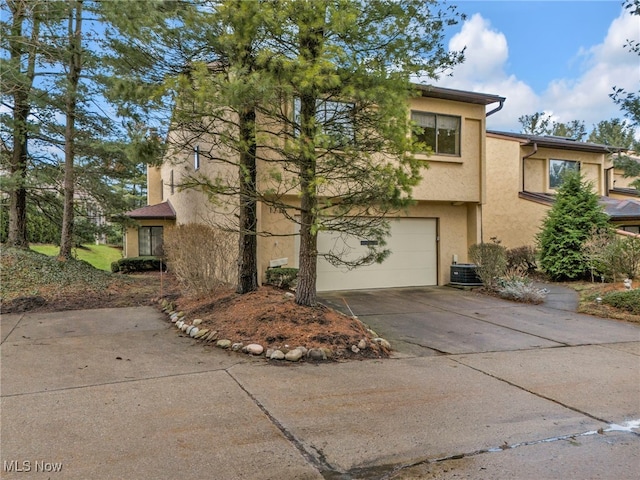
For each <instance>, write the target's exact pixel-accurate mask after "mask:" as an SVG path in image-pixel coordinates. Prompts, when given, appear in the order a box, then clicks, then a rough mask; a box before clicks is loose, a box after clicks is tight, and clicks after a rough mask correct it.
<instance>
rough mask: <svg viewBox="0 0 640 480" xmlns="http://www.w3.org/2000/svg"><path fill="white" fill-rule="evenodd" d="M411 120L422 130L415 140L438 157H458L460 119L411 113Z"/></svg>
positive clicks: (449, 116)
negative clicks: (429, 148)
mask: <svg viewBox="0 0 640 480" xmlns="http://www.w3.org/2000/svg"><path fill="white" fill-rule="evenodd" d="M411 120H413V121H414V122H416V124H417V125H418V126H419V127H420V128H422V133H420V134H417V135H416V139H417V140H418V141H420V142H423V143H424V144H425V145H426V146H428V147H431V149H432V150H433V152H434V153H436V154H438V155H456V156H460V117H454V116H451V115H437V114H435V113H425V112H411Z"/></svg>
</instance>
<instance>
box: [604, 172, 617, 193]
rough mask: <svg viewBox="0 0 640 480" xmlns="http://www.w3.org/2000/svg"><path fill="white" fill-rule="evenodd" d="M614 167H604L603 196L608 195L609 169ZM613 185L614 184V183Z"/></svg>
mask: <svg viewBox="0 0 640 480" xmlns="http://www.w3.org/2000/svg"><path fill="white" fill-rule="evenodd" d="M614 168H616V167H609V168H605V169H604V196H605V197H608V196H609V191H610V189H609V185H611V175H610V173H611V170H613V169H614ZM614 186H615V185H614Z"/></svg>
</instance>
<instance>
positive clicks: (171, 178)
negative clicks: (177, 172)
mask: <svg viewBox="0 0 640 480" xmlns="http://www.w3.org/2000/svg"><path fill="white" fill-rule="evenodd" d="M169 188H170V189H171V195H173V193H174V189H175V186H174V184H173V170H171V173H170V174H169Z"/></svg>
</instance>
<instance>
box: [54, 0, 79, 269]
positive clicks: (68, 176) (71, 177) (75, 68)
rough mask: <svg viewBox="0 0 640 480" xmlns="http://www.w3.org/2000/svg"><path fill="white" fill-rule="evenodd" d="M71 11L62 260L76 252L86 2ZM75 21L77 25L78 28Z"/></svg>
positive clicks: (61, 244)
mask: <svg viewBox="0 0 640 480" xmlns="http://www.w3.org/2000/svg"><path fill="white" fill-rule="evenodd" d="M74 3H75V5H74V6H75V9H74V8H72V9H70V11H69V70H68V73H67V79H68V84H67V99H66V106H65V108H66V126H65V132H64V140H65V142H64V211H63V214H62V235H61V238H60V254H59V258H60V259H65V260H66V259H69V258H71V252H72V249H73V218H74V211H73V197H74V193H75V172H74V160H75V120H76V108H77V94H78V84H79V82H80V71H81V69H82V65H81V50H80V47H81V45H80V40H81V27H82V0H76V1H75V2H74ZM74 21H75V25H74Z"/></svg>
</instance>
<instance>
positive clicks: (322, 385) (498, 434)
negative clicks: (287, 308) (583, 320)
mask: <svg viewBox="0 0 640 480" xmlns="http://www.w3.org/2000/svg"><path fill="white" fill-rule="evenodd" d="M451 298H452V297H449V296H448V295H443V298H442V299H441V300H440V301H441V302H442V304H441V305H440V310H444V306H445V304H447V303H448V302H451V301H453V300H451ZM456 300H457V301H458V304H459V307H460V308H464V305H465V301H467V302H469V301H470V300H469V298H468V297H466V296H464V295H462V296H459V297H456ZM482 305H483V304H482V303H480V304H477V303H474V304H473V306H474V309H473V311H474V312H477V313H479V314H482V310H481V306H482ZM431 307H433V305H431V306H425V307H424V308H431ZM486 308H487V309H489V308H491V309H495V306H494V305H493V304H491V303H489V304H486ZM550 311H551V309H549V310H547V311H545V315H551V313H549V312H550ZM509 312H511V314H510V313H509ZM526 312H527V310H526V309H524V310H523V309H521V308H520V307H518V309H517V310H515V311H511V310H509V307H508V306H503V308H502V310H500V312H499V313H500V315H501V317H504V319H505V320H504V321H505V322H506V321H508V319H509V318H511V317H510V315H512V314H518V315H519V316H520V317H523V316H524V317H526V315H525V313H526ZM537 312H538V311H532V315H534V316H535V315H536V314H537ZM465 315H467V314H465ZM560 315H563V314H560ZM562 318H564V317H560V320H561V319H562ZM470 320H473V321H474V322H476V321H477V320H474V319H470ZM520 321H522V320H520ZM602 322H604V324H603V325H605V326H610V325H614V324H613V323H608V322H609V321H606V320H602ZM530 323H531V324H533V323H535V322H533V321H531V322H530ZM620 325H624V328H619V329H617V330H616V333H615V341H610V340H607V339H605V338H601V341H599V342H596V343H592V344H584V343H580V344H575V345H572V344H568V343H567V344H561V345H552V346H549V347H547V346H537V347H530V346H529V347H527V346H524V347H523V348H521V349H518V350H505V351H489V350H486V349H484V350H482V349H475V350H481V351H477V352H473V351H472V352H467V353H460V354H446V355H443V354H438V355H431V356H415V355H410V354H405V355H403V356H402V358H396V359H388V360H379V361H376V360H367V361H353V362H348V363H325V364H317V365H316V364H286V365H283V364H278V365H273V364H269V363H268V362H266V361H265V360H263V359H252V358H250V357H247V356H244V355H239V354H235V353H230V352H226V351H221V350H219V349H213V348H211V347H205V346H203V345H201V344H199V343H197V342H196V341H194V340H192V339H190V338H185V337H180V336H178V335H177V334H176V332H175V329H172V328H170V326H169V324H168V322H167V321H166V319H165V317H164V316H163V315H161V314H160V313H159V312H157V311H156V310H154V309H151V308H146V307H143V308H135V309H104V310H91V311H79V312H61V313H55V314H25V315H3V316H2V320H1V323H0V326H1V333H2V340H3V343H2V346H1V352H0V354H1V371H0V380H1V383H0V386H1V392H0V394H1V407H2V409H1V420H2V424H1V434H2V438H1V442H2V443H1V446H2V450H1V458H0V460H1V462H2V478H7V479H13V478H15V479H23V478H51V479H54V480H55V479H87V478H92V479H122V478H127V479H151V478H153V479H176V478H179V479H203V478H225V479H241V478H242V479H289V478H292V479H293V478H295V479H321V478H328V479H383V478H388V479H391V478H394V479H395V478H402V479H413V478H416V479H417V478H442V479H453V478H478V479H489V478H491V479H501V478H504V479H528V478H531V479H555V478H557V479H570V478H611V479H614V478H615V479H627V478H629V479H631V478H637V475H638V473H639V472H640V436H639V435H638V428H637V427H638V425H637V423H638V419H640V382H639V381H638V380H640V369H639V367H640V328H638V327H637V326H634V325H628V324H620ZM577 328H579V326H578V327H577ZM594 328H595V326H594ZM563 331H564V332H565V333H564V334H566V336H567V337H570V336H571V335H569V334H568V333H567V330H566V329H564V330H563ZM598 331H600V330H598ZM508 332H513V335H514V336H515V335H516V334H517V332H516V331H515V330H514V329H513V328H511V327H510V328H508V329H506V330H505V331H504V332H503V333H504V335H508ZM557 334H558V333H553V332H550V333H549V336H550V338H553V336H554V335H557ZM577 334H578V333H575V332H574V333H573V335H577ZM599 335H600V334H599ZM505 338H507V337H506V336H505ZM472 350H473V349H472ZM634 422H635V423H634ZM615 425H618V426H615ZM634 426H635V428H633V427H634ZM58 470H59V471H58Z"/></svg>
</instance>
